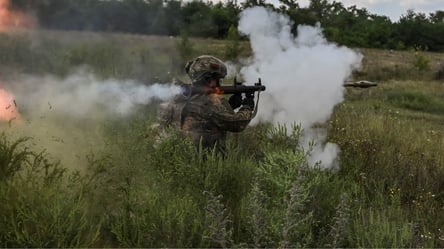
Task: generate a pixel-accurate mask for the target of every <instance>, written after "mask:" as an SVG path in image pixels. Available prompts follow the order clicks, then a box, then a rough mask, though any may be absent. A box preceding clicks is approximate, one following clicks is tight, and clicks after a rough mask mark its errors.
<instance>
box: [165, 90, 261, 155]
mask: <svg viewBox="0 0 444 249" xmlns="http://www.w3.org/2000/svg"><path fill="white" fill-rule="evenodd" d="M252 111H253V110H251V108H250V107H247V106H243V107H241V108H240V109H239V111H237V112H234V111H233V109H231V106H230V104H229V103H228V101H227V100H226V99H225V98H223V97H222V96H221V95H217V94H198V95H193V96H191V97H190V98H185V97H183V96H178V97H177V98H175V99H174V101H172V102H171V103H169V104H167V105H165V106H164V107H163V109H162V110H161V115H160V117H161V125H162V126H163V127H168V126H170V127H174V128H176V129H179V130H181V131H182V134H183V135H184V136H186V137H188V138H190V139H191V140H192V141H193V143H194V144H195V145H196V146H199V145H200V144H202V147H203V148H204V149H208V148H213V147H216V149H217V150H218V151H224V150H225V144H226V137H227V132H228V131H230V132H240V131H243V130H244V129H245V128H246V127H247V125H248V124H249V122H250V120H251V119H252V115H253V114H252Z"/></svg>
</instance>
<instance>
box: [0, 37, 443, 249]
mask: <svg viewBox="0 0 444 249" xmlns="http://www.w3.org/2000/svg"><path fill="white" fill-rule="evenodd" d="M354 49H356V50H357V51H360V52H361V53H362V54H363V55H364V60H363V67H362V70H360V71H357V72H354V73H353V77H354V80H362V79H366V80H372V81H376V82H378V86H377V87H373V88H367V89H360V88H347V89H346V90H345V91H346V92H345V100H344V101H343V102H342V103H340V104H338V105H337V106H336V107H335V109H334V112H333V115H332V116H331V118H330V119H329V121H328V122H327V123H325V124H319V125H320V126H322V127H324V128H325V129H326V130H327V131H328V141H329V142H332V143H336V144H337V145H339V147H340V149H341V154H340V166H339V169H337V170H326V169H322V168H320V167H312V166H309V165H308V163H307V154H306V153H307V152H306V151H303V150H301V148H300V147H299V146H298V144H299V140H300V138H301V133H302V132H303V131H301V129H300V126H298V121H297V120H295V125H294V126H293V127H283V126H279V125H270V124H265V123H263V124H262V123H261V124H257V125H253V126H250V127H248V128H247V130H245V131H244V132H242V133H239V134H231V135H230V136H229V146H228V147H229V148H228V156H227V157H225V158H221V157H220V156H218V155H215V154H210V155H206V156H205V158H206V160H203V159H202V155H200V154H196V153H195V152H194V148H193V147H192V145H191V144H190V143H189V142H188V141H183V140H182V139H180V138H179V137H178V136H177V135H176V134H175V133H174V132H173V131H172V135H170V136H168V137H162V136H161V134H159V130H158V129H156V127H155V125H154V124H155V119H156V113H157V107H158V104H159V103H158V101H154V102H152V103H150V104H149V105H138V106H136V107H135V108H134V109H133V110H132V111H131V113H130V114H128V115H126V116H124V117H109V116H101V115H99V113H94V115H90V116H87V117H86V118H85V117H82V118H73V117H66V116H60V115H57V114H56V115H52V114H51V113H52V112H48V113H49V114H48V115H47V116H44V117H41V116H37V117H36V116H35V115H34V114H33V113H32V112H31V111H30V109H28V110H27V109H26V108H24V109H23V108H22V109H20V107H21V106H22V105H21V101H26V100H20V99H16V101H17V106H18V108H19V111H20V113H21V118H22V122H23V124H22V125H21V124H18V123H17V122H16V121H9V122H8V121H3V122H2V123H1V124H0V127H1V128H2V134H1V136H0V223H1V224H2V225H1V226H0V246H2V247H276V248H277V247H282V248H284V247H310V248H320V247H322V248H324V247H328V248H330V247H354V248H358V247H371V248H376V247H379V248H387V247H395V248H407V247H409V248H411V247H415V248H420V247H427V248H442V247H444V158H443V157H444V156H443V151H442V148H444V134H443V129H442V126H443V125H444V115H443V114H444V54H442V53H429V52H422V51H385V50H374V49H358V48H354ZM199 54H213V55H216V56H219V57H221V58H222V59H227V58H228V57H232V56H233V54H234V55H235V56H236V58H243V57H247V56H249V55H250V54H251V50H250V47H249V44H248V42H245V41H242V42H240V41H221V40H209V39H193V38H187V37H154V36H139V35H128V34H105V33H104V34H102V33H88V32H60V31H34V32H27V33H3V34H0V81H1V84H0V86H2V87H5V88H6V89H8V86H11V85H14V84H19V83H17V82H18V81H19V80H23V79H28V78H33V79H45V80H48V81H49V80H51V81H55V82H57V80H60V81H63V80H64V79H65V77H67V76H69V75H72V74H78V72H87V73H85V74H86V75H94V76H95V77H97V79H100V80H105V79H109V78H113V79H118V80H125V79H133V80H137V81H139V82H142V83H144V84H146V85H150V84H152V83H159V82H162V83H168V82H171V80H172V78H178V79H181V80H186V77H185V76H184V75H183V63H184V62H185V61H186V60H187V59H189V58H192V57H193V56H196V55H199ZM79 68H80V69H79ZM85 68H86V69H85ZM79 70H80V71H79ZM82 70H86V71H82ZM25 76H26V77H25ZM29 82H37V83H35V84H38V81H29ZM36 91H39V89H36ZM48 91H49V92H50V89H48ZM48 96H51V95H50V93H48ZM46 102H47V101H46ZM46 102H45V101H43V103H45V104H46V108H47V109H51V110H54V112H55V110H56V108H57V106H54V104H53V103H49V102H48V103H46ZM77 104H80V103H73V105H77ZM53 108H54V109H53ZM23 127H25V128H23Z"/></svg>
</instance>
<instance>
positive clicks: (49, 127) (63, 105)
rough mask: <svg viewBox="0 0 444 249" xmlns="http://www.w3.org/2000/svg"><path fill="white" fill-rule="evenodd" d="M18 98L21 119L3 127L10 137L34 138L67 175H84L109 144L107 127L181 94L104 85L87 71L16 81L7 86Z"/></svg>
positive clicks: (160, 87) (127, 83)
mask: <svg viewBox="0 0 444 249" xmlns="http://www.w3.org/2000/svg"><path fill="white" fill-rule="evenodd" d="M4 87H5V88H7V90H8V91H10V92H12V93H13V94H14V98H15V103H16V104H17V107H18V110H19V112H20V114H21V118H20V119H16V120H14V121H13V122H12V125H10V124H9V125H8V123H2V122H0V127H1V128H2V129H3V131H6V132H7V134H8V135H9V136H11V137H31V138H32V140H33V141H34V142H33V146H35V148H34V149H35V150H36V151H41V150H44V151H46V152H47V153H48V154H49V155H50V156H51V157H52V158H53V159H55V160H57V161H60V162H61V163H62V165H63V166H64V167H66V168H69V169H76V170H82V169H83V167H84V165H86V155H88V154H89V153H91V152H93V153H96V152H100V151H101V150H102V149H103V148H105V147H106V146H107V143H108V141H106V138H105V137H104V136H103V129H102V128H103V125H104V124H105V123H106V122H107V121H108V120H110V119H115V118H122V119H124V118H126V117H127V115H129V114H131V113H132V112H133V111H135V110H136V109H137V108H135V107H136V106H137V105H144V104H150V103H151V102H152V101H154V100H167V99H169V98H171V97H173V96H174V95H175V94H177V93H179V91H180V88H179V87H178V86H175V85H172V84H154V85H144V84H142V83H139V82H136V81H133V80H114V79H107V80H100V79H98V78H97V77H96V76H95V75H94V74H92V73H90V72H87V71H78V72H77V73H74V74H71V75H69V76H67V77H65V78H59V77H56V76H35V75H18V76H16V77H14V78H13V79H10V80H8V82H4Z"/></svg>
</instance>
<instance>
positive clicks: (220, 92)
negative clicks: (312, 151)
mask: <svg viewBox="0 0 444 249" xmlns="http://www.w3.org/2000/svg"><path fill="white" fill-rule="evenodd" d="M213 93H215V94H224V90H222V89H220V88H219V87H216V88H215V89H214V92H213Z"/></svg>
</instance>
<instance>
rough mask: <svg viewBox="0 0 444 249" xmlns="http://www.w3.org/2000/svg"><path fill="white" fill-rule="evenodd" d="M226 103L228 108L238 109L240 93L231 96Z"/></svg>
mask: <svg viewBox="0 0 444 249" xmlns="http://www.w3.org/2000/svg"><path fill="white" fill-rule="evenodd" d="M228 103H230V106H231V108H233V109H236V108H239V107H240V106H241V105H242V95H241V94H240V93H235V94H233V95H231V97H230V98H229V99H228Z"/></svg>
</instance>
